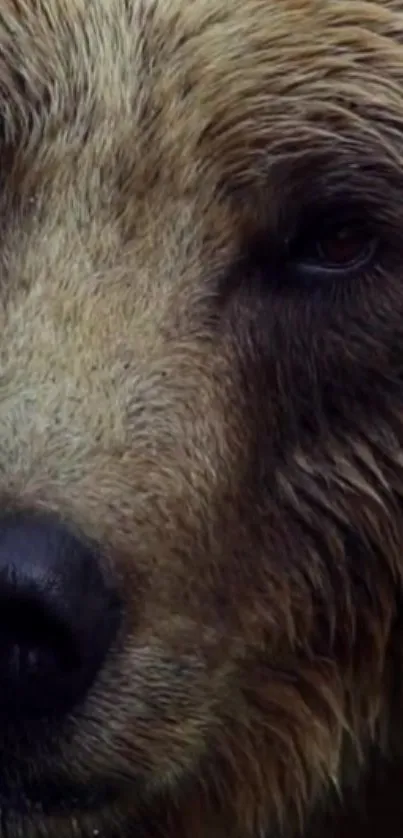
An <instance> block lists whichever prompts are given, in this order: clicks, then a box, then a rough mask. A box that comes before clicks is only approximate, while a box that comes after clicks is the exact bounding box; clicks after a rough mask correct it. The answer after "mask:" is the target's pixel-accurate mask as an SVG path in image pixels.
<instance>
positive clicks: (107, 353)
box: [0, 280, 119, 484]
mask: <svg viewBox="0 0 403 838" xmlns="http://www.w3.org/2000/svg"><path fill="white" fill-rule="evenodd" d="M96 302H97V301H96V300H95V299H91V295H89V294H88V293H87V294H84V293H83V292H82V290H80V288H79V286H78V285H76V284H74V285H73V284H71V286H70V287H69V285H68V283H66V287H63V284H62V283H60V284H57V283H56V280H55V281H54V285H53V287H52V284H51V282H50V281H49V282H47V283H46V284H38V285H36V286H33V287H32V288H31V289H30V291H29V292H28V293H26V294H20V295H16V296H15V298H14V299H12V300H11V302H10V305H9V307H8V309H7V311H6V313H5V317H4V320H5V322H4V325H3V329H2V335H1V338H0V481H1V484H7V483H8V482H9V481H10V480H11V479H12V478H13V475H14V476H18V475H19V476H20V477H21V479H24V477H27V476H28V475H30V474H31V473H32V472H33V471H34V470H35V469H39V468H40V469H42V471H44V470H48V471H49V470H50V471H51V470H52V469H56V468H57V460H58V457H59V458H60V452H61V451H63V456H64V458H65V459H66V458H68V457H69V455H70V456H71V462H72V464H73V463H77V458H78V456H79V452H81V454H82V456H84V454H85V451H88V449H89V448H90V447H91V446H93V445H94V441H95V440H96V439H98V438H99V435H100V433H101V432H102V429H103V427H104V426H105V415H106V414H108V413H109V415H110V427H112V428H115V429H116V428H117V427H118V425H119V395H118V388H117V387H116V386H115V385H116V380H114V379H116V359H114V358H113V354H112V353H113V343H112V341H111V340H110V336H109V337H108V335H107V330H108V324H107V322H106V319H105V323H103V322H102V313H103V309H104V307H103V306H102V305H98V306H97V304H96Z"/></svg>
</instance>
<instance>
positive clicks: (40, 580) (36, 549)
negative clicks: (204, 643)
mask: <svg viewBox="0 0 403 838" xmlns="http://www.w3.org/2000/svg"><path fill="white" fill-rule="evenodd" d="M118 619H119V603H118V600H117V597H116V594H115V592H114V590H113V589H112V588H111V587H110V585H109V584H108V583H107V582H106V581H105V577H104V574H103V572H102V570H101V566H100V561H99V556H97V554H96V552H95V551H93V550H92V549H91V548H90V547H89V546H87V545H85V544H83V543H81V541H80V540H79V539H78V538H77V537H76V536H75V535H73V534H72V533H70V532H69V531H68V530H66V529H65V527H64V526H63V525H62V524H61V523H60V522H59V521H57V520H54V519H53V518H51V517H47V516H46V517H39V516H33V515H26V514H19V515H13V516H12V517H8V518H3V519H0V713H5V714H6V716H7V718H10V719H11V717H13V718H14V719H17V720H20V721H21V722H24V721H29V720H31V719H33V720H34V719H40V718H44V717H48V716H54V715H55V714H56V715H57V716H61V715H64V714H66V713H68V712H69V711H70V710H71V709H72V708H73V706H74V705H75V704H76V703H77V702H79V701H80V700H81V699H82V698H83V697H84V696H85V694H86V692H87V691H88V689H89V687H90V686H91V684H92V682H93V680H94V678H95V676H96V674H97V672H98V670H99V669H100V667H101V665H102V663H103V661H104V659H105V656H106V654H107V652H108V650H109V648H110V645H111V643H112V640H113V638H114V635H115V632H116V630H117V626H118Z"/></svg>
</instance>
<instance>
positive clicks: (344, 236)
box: [289, 217, 379, 278]
mask: <svg viewBox="0 0 403 838" xmlns="http://www.w3.org/2000/svg"><path fill="white" fill-rule="evenodd" d="M378 244H379V240H378V238H377V237H376V236H375V235H374V234H373V232H371V231H370V229H369V228H368V226H366V225H365V223H363V222H360V221H357V220H355V219H354V218H352V219H349V218H348V217H345V218H331V219H330V220H329V219H328V218H326V217H323V218H318V217H316V219H315V221H313V222H312V221H311V223H310V224H309V225H305V226H304V229H303V230H301V231H300V233H299V235H298V237H297V238H296V239H294V241H293V242H291V244H290V247H289V261H290V262H291V264H292V266H293V267H294V269H297V271H298V273H300V274H302V275H305V276H307V275H309V276H316V277H318V278H319V277H321V276H323V277H326V276H328V277H329V276H334V277H338V276H340V277H341V276H351V275H353V274H355V273H357V272H359V271H362V270H363V269H365V268H368V267H369V266H370V265H371V264H372V263H373V261H374V259H375V256H376V253H377V250H378Z"/></svg>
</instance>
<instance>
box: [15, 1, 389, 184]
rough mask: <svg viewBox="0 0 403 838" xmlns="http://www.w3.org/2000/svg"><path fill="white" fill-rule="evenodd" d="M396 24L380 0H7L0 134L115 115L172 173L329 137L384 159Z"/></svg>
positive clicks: (149, 158) (149, 160) (329, 141)
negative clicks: (33, 0) (328, 0)
mask: <svg viewBox="0 0 403 838" xmlns="http://www.w3.org/2000/svg"><path fill="white" fill-rule="evenodd" d="M402 27H403V14H402V11H401V8H400V4H399V3H398V2H392V0H387V2H383V3H378V2H357V3H351V2H343V0H340V2H338V3H337V4H335V3H320V2H316V0H275V2H274V1H273V2H267V0H250V2H248V3H245V2H241V0H224V2H222V3H217V2H216V0H198V1H197V2H191V3H189V2H183V0H126V2H125V0H113V2H106V0H99V2H98V3H97V4H96V9H95V7H94V6H93V5H92V4H90V5H88V4H86V3H85V2H84V0H49V2H44V0H40V2H39V3H36V4H32V3H31V2H29V0H8V2H7V3H4V4H2V8H1V10H0V44H1V56H0V97H1V98H0V103H1V111H2V115H3V125H2V131H3V134H4V139H5V141H6V142H7V141H9V142H13V143H15V142H16V141H18V142H20V143H23V142H24V141H25V142H26V143H28V142H29V143H30V144H31V146H32V145H33V144H34V142H35V139H37V140H38V138H39V136H40V135H41V129H43V128H44V125H45V124H46V131H47V138H48V140H49V138H51V136H52V132H53V134H54V133H55V131H56V129H57V128H58V127H59V128H60V125H61V124H62V123H63V124H64V125H65V129H66V130H65V134H64V138H65V142H66V144H67V145H68V144H70V145H72V144H74V142H75V143H78V142H79V141H82V139H83V138H86V137H88V134H89V133H90V132H91V127H92V126H93V127H94V126H96V125H97V126H99V121H100V120H101V121H102V120H108V121H109V122H110V123H111V124H112V122H113V124H114V126H115V125H116V124H117V118H118V117H119V129H120V130H121V131H122V130H124V127H125V128H126V130H129V124H130V131H131V132H132V149H133V160H134V158H136V159H137V165H138V167H139V169H142V173H143V174H146V173H147V174H148V175H149V174H150V171H151V170H152V169H153V168H154V169H155V166H156V165H157V164H158V171H159V173H160V174H161V172H163V170H164V169H165V175H166V174H167V171H170V176H171V177H172V178H175V177H176V178H178V179H179V181H180V182H181V183H182V181H183V178H185V179H189V178H192V175H194V174H195V173H196V172H199V171H200V168H201V167H202V168H206V161H208V168H209V171H211V170H212V167H213V168H214V167H215V174H216V176H218V177H219V178H220V180H221V179H224V181H226V182H227V183H228V184H234V183H239V182H240V181H242V182H245V181H251V180H255V179H256V178H257V179H259V178H261V177H262V175H263V177H264V176H265V174H266V173H267V169H268V165H269V164H270V163H272V162H273V161H274V160H278V159H279V158H280V159H281V158H283V157H284V155H286V154H287V155H289V154H292V155H299V154H301V152H302V151H304V149H305V150H306V148H307V147H308V148H309V149H310V151H311V152H312V151H315V149H316V148H317V149H318V150H320V151H322V150H323V149H324V148H326V147H327V146H329V147H332V148H333V149H334V144H335V141H336V143H337V144H336V149H338V150H339V151H340V152H343V151H344V152H346V151H349V152H354V151H355V152H359V153H361V152H362V149H363V148H365V149H366V153H367V154H368V155H370V154H371V153H373V151H374V150H378V151H379V150H380V148H381V149H382V153H383V154H384V155H385V159H386V158H387V159H388V160H389V162H391V163H392V162H393V161H394V162H396V158H398V159H399V160H400V155H401V136H402V120H403V117H402V113H403V108H402V92H401V83H400V77H401V31H402ZM252 56H253V60H252V58H251V57H252ZM125 115H126V117H127V119H128V122H126V123H125V122H124V116H125ZM94 130H95V128H94ZM117 133H118V132H117V130H114V132H113V134H114V140H115V141H116V134H117ZM58 142H59V144H60V142H61V138H60V136H59V137H58ZM103 142H104V143H106V142H108V139H107V135H106V134H105V132H104V133H103ZM161 161H163V162H164V165H162V162H161ZM189 161H193V168H192V167H191V166H190V162H189ZM184 163H185V166H184Z"/></svg>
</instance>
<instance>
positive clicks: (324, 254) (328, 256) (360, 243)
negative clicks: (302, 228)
mask: <svg viewBox="0 0 403 838" xmlns="http://www.w3.org/2000/svg"><path fill="white" fill-rule="evenodd" d="M365 250H366V239H365V236H364V235H363V234H362V233H361V232H360V231H359V230H357V229H355V230H354V229H353V230H352V229H351V228H349V227H340V228H338V229H335V230H329V231H328V232H327V233H326V234H325V235H324V236H322V238H320V239H318V240H317V243H316V252H317V258H318V259H320V261H321V262H325V263H326V264H327V265H335V266H336V267H337V266H339V267H343V266H345V265H350V264H351V263H353V262H356V261H357V260H358V259H360V258H361V257H362V255H363V252H365Z"/></svg>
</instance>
